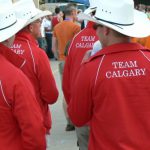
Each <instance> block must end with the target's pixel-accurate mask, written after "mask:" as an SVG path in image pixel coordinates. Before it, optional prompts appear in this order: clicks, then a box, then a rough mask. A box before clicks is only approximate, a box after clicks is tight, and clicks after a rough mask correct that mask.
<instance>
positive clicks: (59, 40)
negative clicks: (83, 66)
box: [52, 5, 80, 131]
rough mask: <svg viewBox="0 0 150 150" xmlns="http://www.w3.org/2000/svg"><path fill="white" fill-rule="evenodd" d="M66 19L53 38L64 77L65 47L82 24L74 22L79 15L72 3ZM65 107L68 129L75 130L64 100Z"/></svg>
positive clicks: (54, 48) (55, 30)
mask: <svg viewBox="0 0 150 150" xmlns="http://www.w3.org/2000/svg"><path fill="white" fill-rule="evenodd" d="M64 13H65V20H64V21H62V22H61V23H59V24H57V25H56V26H55V27H54V30H53V40H52V51H53V53H54V54H56V53H58V60H59V61H60V63H59V72H60V76H61V79H62V73H63V68H64V62H65V48H66V46H67V44H68V42H69V41H71V40H72V39H73V37H74V36H75V35H76V34H77V33H78V32H79V31H80V26H79V25H78V24H76V23H74V20H75V18H76V15H77V8H76V7H75V6H72V5H67V6H66V9H65V12H64ZM63 107H64V112H65V116H66V119H67V126H66V131H71V130H74V129H75V128H74V126H73V125H72V123H71V122H70V119H69V117H68V114H67V111H66V102H65V100H64V101H63Z"/></svg>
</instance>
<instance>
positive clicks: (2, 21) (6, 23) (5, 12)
mask: <svg viewBox="0 0 150 150" xmlns="http://www.w3.org/2000/svg"><path fill="white" fill-rule="evenodd" d="M26 22H27V20H25V19H18V18H17V15H16V14H15V10H14V6H13V4H12V1H11V0H7V1H6V0H0V42H3V41H5V40H6V39H8V38H10V37H12V36H13V35H15V34H16V33H17V32H18V31H19V30H21V29H22V28H23V27H24V25H25V24H26Z"/></svg>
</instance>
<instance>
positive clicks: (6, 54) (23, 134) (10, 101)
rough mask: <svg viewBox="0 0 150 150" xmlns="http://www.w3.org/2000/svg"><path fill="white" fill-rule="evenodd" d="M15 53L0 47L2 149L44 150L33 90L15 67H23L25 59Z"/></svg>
mask: <svg viewBox="0 0 150 150" xmlns="http://www.w3.org/2000/svg"><path fill="white" fill-rule="evenodd" d="M12 53H13V52H12V51H11V50H10V49H8V48H7V47H5V46H3V45H2V44H0V68H1V72H0V149H1V150H45V149H46V142H45V128H44V126H43V117H42V114H41V111H40V108H39V105H38V103H37V101H36V98H35V94H34V91H33V87H32V85H31V83H30V82H29V80H28V79H27V77H26V76H25V75H24V74H23V73H22V72H21V71H20V69H17V68H16V67H15V66H14V65H16V66H17V67H21V66H22V64H23V61H22V59H21V58H18V56H17V55H16V56H17V57H16V56H15V55H14V53H13V54H12ZM8 60H9V61H8ZM16 60H17V61H16ZM11 63H13V64H14V65H12V64H11Z"/></svg>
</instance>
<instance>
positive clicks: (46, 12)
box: [24, 9, 52, 27]
mask: <svg viewBox="0 0 150 150" xmlns="http://www.w3.org/2000/svg"><path fill="white" fill-rule="evenodd" d="M48 15H52V13H51V12H50V11H48V10H45V11H41V10H40V9H37V14H36V15H35V16H34V17H32V18H30V19H28V21H27V23H26V24H25V26H24V27H26V26H27V25H29V24H31V23H32V22H34V21H36V20H37V19H40V18H42V17H45V16H48Z"/></svg>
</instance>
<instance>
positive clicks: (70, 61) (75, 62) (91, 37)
mask: <svg viewBox="0 0 150 150" xmlns="http://www.w3.org/2000/svg"><path fill="white" fill-rule="evenodd" d="M85 13H86V14H88V15H91V14H94V13H95V6H94V2H93V1H91V2H90V7H89V8H88V9H86V10H85ZM93 25H94V23H93V22H88V24H87V26H86V27H85V28H84V29H83V30H81V31H80V32H79V33H78V34H77V35H76V36H75V37H74V38H73V40H72V42H71V43H70V46H69V48H68V56H67V59H66V62H65V67H64V72H63V82H62V87H63V92H64V96H65V100H66V102H67V105H68V104H69V103H70V100H71V96H72V95H71V93H72V90H73V89H74V83H75V80H76V76H77V74H78V71H79V69H80V66H81V64H82V60H83V57H84V55H85V53H86V52H87V51H89V50H91V49H92V48H93V44H94V43H95V42H96V41H97V40H98V37H97V35H96V31H95V30H94V29H93ZM99 49H100V47H99ZM76 133H77V138H78V144H79V148H80V150H86V149H87V146H88V137H89V127H88V125H85V126H83V127H80V128H78V127H76Z"/></svg>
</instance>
